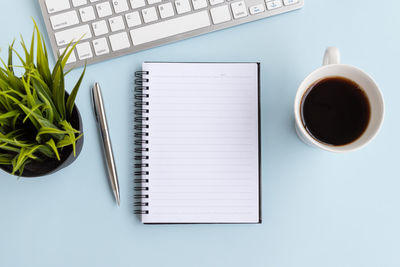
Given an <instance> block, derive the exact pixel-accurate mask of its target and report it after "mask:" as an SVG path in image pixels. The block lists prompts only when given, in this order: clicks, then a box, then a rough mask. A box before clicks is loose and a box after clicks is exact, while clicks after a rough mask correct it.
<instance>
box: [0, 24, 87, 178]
mask: <svg viewBox="0 0 400 267" xmlns="http://www.w3.org/2000/svg"><path fill="white" fill-rule="evenodd" d="M75 46H76V44H74V45H72V44H69V45H68V47H67V48H66V49H65V51H64V53H62V54H61V55H60V57H59V58H58V60H57V62H56V64H55V66H54V68H53V70H52V71H51V70H50V68H49V61H48V55H47V49H46V45H45V42H44V39H43V37H42V35H41V33H40V31H39V29H38V27H37V25H36V23H35V22H34V31H33V34H32V41H31V43H30V46H29V47H27V46H26V45H25V42H24V40H23V38H22V37H21V47H22V49H23V55H21V54H19V53H18V52H17V51H16V50H15V49H14V42H13V43H12V44H11V45H10V47H9V50H8V61H7V63H6V62H4V61H3V60H2V59H1V63H2V65H3V67H0V165H11V166H12V174H19V175H22V173H23V171H24V167H25V166H26V164H28V163H31V162H33V161H37V162H38V163H39V162H44V161H45V160H46V159H49V158H50V159H58V160H60V154H61V153H62V151H63V149H65V148H66V147H68V146H72V148H73V152H74V156H76V152H75V145H76V142H77V140H78V139H79V138H81V137H82V133H80V131H78V130H77V129H74V128H73V127H72V125H71V123H70V122H71V115H72V111H73V108H74V105H75V98H76V95H77V93H78V90H79V87H80V85H81V82H82V79H83V76H84V74H85V70H86V68H85V69H84V70H83V72H82V74H81V76H80V78H79V80H78V81H77V83H76V85H75V86H74V88H73V90H72V91H71V93H70V95H69V96H68V97H67V96H66V91H65V82H64V78H65V75H67V74H68V72H66V73H64V67H65V64H66V62H67V60H68V58H69V56H70V55H71V53H72V51H73V49H74V48H75ZM13 55H16V56H17V57H18V58H19V61H20V62H21V64H22V65H20V66H14V65H13ZM35 59H36V60H35ZM16 68H20V69H21V72H22V73H23V74H22V75H21V77H18V76H17V74H16V73H15V70H16ZM44 164H45V163H44Z"/></svg>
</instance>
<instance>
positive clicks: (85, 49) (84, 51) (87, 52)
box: [76, 42, 93, 60]
mask: <svg viewBox="0 0 400 267" xmlns="http://www.w3.org/2000/svg"><path fill="white" fill-rule="evenodd" d="M76 52H77V53H78V58H79V60H84V59H88V58H91V57H93V53H92V48H91V47H90V43H89V42H85V43H80V44H77V45H76Z"/></svg>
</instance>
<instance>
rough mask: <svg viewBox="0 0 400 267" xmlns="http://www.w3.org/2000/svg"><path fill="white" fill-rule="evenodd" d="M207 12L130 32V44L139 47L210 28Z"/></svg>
mask: <svg viewBox="0 0 400 267" xmlns="http://www.w3.org/2000/svg"><path fill="white" fill-rule="evenodd" d="M210 25H211V23H210V18H209V16H208V11H207V10H204V11H201V12H198V13H193V14H190V15H186V16H181V17H178V18H174V19H170V20H166V21H162V22H158V23H154V24H151V25H147V26H144V27H141V28H137V29H133V30H131V37H132V42H133V44H134V45H140V44H144V43H148V42H152V41H155V40H159V39H163V38H167V37H170V36H174V35H177V34H181V33H185V32H189V31H193V30H196V29H201V28H204V27H208V26H210Z"/></svg>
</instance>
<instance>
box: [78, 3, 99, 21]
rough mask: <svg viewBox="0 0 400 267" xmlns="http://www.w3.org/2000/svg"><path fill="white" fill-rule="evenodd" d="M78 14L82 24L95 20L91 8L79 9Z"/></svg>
mask: <svg viewBox="0 0 400 267" xmlns="http://www.w3.org/2000/svg"><path fill="white" fill-rule="evenodd" d="M79 14H81V20H82V21H83V22H87V21H91V20H94V19H95V18H96V15H95V14H94V10H93V7H91V6H88V7H84V8H81V9H79Z"/></svg>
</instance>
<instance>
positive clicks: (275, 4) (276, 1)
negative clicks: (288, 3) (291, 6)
mask: <svg viewBox="0 0 400 267" xmlns="http://www.w3.org/2000/svg"><path fill="white" fill-rule="evenodd" d="M266 4H267V9H268V10H273V9H276V8H280V7H282V0H273V1H268V0H266Z"/></svg>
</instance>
